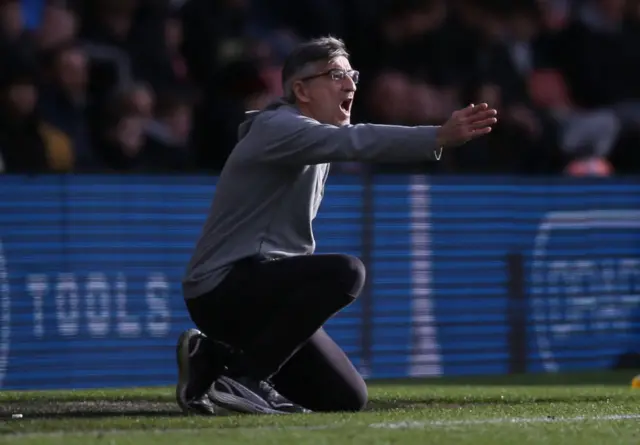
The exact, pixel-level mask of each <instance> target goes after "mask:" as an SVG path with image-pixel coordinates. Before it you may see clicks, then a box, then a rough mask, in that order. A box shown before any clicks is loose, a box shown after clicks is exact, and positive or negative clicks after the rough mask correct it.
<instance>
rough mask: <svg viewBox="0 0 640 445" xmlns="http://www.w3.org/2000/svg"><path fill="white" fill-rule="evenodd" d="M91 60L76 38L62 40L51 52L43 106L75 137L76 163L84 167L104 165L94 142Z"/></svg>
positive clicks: (48, 115)
mask: <svg viewBox="0 0 640 445" xmlns="http://www.w3.org/2000/svg"><path fill="white" fill-rule="evenodd" d="M87 64H88V61H87V56H86V54H85V52H84V50H83V49H82V47H80V46H78V45H77V44H76V43H74V42H73V41H68V42H64V43H62V44H61V45H60V46H58V47H55V48H53V49H52V50H50V52H49V53H48V63H47V64H46V65H45V66H46V67H47V68H48V74H49V76H48V78H47V82H46V83H45V85H44V87H43V90H42V94H41V98H40V103H39V108H40V112H41V115H42V118H43V119H44V120H45V121H46V122H47V123H48V124H50V125H52V126H53V127H55V128H56V129H57V130H59V131H61V132H62V133H64V134H65V135H66V136H67V137H68V138H69V139H70V141H71V144H72V150H73V153H74V159H75V161H74V167H75V168H76V169H78V170H81V171H87V170H98V169H100V168H101V167H102V164H101V163H100V162H99V160H98V157H97V155H96V153H95V152H94V150H93V146H92V139H91V138H92V134H91V133H90V124H91V121H90V116H91V115H90V112H91V110H90V106H91V103H90V97H89V94H88V82H89V72H88V66H87Z"/></svg>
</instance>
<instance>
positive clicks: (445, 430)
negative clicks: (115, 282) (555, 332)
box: [0, 372, 640, 445]
mask: <svg viewBox="0 0 640 445" xmlns="http://www.w3.org/2000/svg"><path fill="white" fill-rule="evenodd" d="M633 375H634V373H633V372H632V373H629V372H626V373H606V374H579V375H575V374H574V375H539V376H510V377H487V378H473V379H472V378H454V379H430V380H415V381H387V382H375V383H372V384H371V385H370V388H371V389H370V395H371V402H370V404H369V408H368V409H367V411H365V412H362V413H355V414H344V413H340V414H307V415H291V416H248V415H244V416H243V415H233V416H220V417H193V416H184V415H182V414H181V413H179V412H178V410H177V407H176V406H175V402H174V400H173V388H142V389H124V390H87V391H46V392H6V391H5V392H0V444H20V445H26V444H38V445H41V444H42V445H46V444H61V445H62V444H69V445H74V444H78V445H79V444H82V445H93V444H105V445H110V444H136V445H165V444H166V445H177V444H182V443H184V444H189V445H199V444H207V445H209V444H213V443H216V444H221V443H223V444H238V445H240V444H242V445H246V444H251V445H253V444H258V443H259V444H271V443H272V444H278V445H293V444H296V445H297V444H334V443H335V444H342V443H355V444H363V445H364V444H370V443H372V444H400V443H402V444H403V445H404V444H409V445H411V444H416V445H417V444H420V445H424V444H438V445H445V444H456V445H465V444H473V445H482V444H491V445H510V444H512V443H516V444H517V445H527V444H562V445H573V444H575V445H596V444H597V445H602V444H633V445H637V444H638V443H640V406H639V405H638V402H639V401H640V391H638V390H632V389H630V380H631V378H632V376H633ZM13 413H22V414H23V415H24V417H23V418H22V419H11V414H13ZM622 416H636V417H634V418H624V417H622Z"/></svg>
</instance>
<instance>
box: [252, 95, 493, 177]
mask: <svg viewBox="0 0 640 445" xmlns="http://www.w3.org/2000/svg"><path fill="white" fill-rule="evenodd" d="M493 116H495V110H488V107H487V106H486V104H482V105H478V106H473V105H471V106H469V107H467V108H465V109H463V110H460V111H456V112H455V113H454V114H453V115H452V117H451V119H449V120H448V121H447V122H446V123H445V124H444V125H442V126H416V127H407V126H397V125H376V124H359V125H349V126H344V127H336V126H333V125H326V124H321V123H319V122H317V121H315V120H313V119H310V118H308V117H305V116H302V115H296V114H289V113H274V114H273V115H272V116H271V117H268V118H266V120H265V121H264V122H261V123H260V127H261V129H262V131H260V132H259V133H257V132H256V133H255V134H254V135H253V137H260V140H259V141H256V144H248V145H251V146H253V147H260V148H259V149H258V150H256V152H253V153H248V152H246V153H243V157H247V158H250V159H252V160H253V161H255V162H275V163H283V164H302V165H312V164H322V163H330V162H343V161H362V162H412V161H425V160H438V159H440V156H441V155H442V147H447V146H449V145H458V144H461V143H464V142H466V141H467V140H469V139H473V138H475V137H478V136H481V135H483V134H487V133H488V132H489V131H491V127H490V126H491V125H492V124H493V123H495V121H496V119H495V118H494V117H493Z"/></svg>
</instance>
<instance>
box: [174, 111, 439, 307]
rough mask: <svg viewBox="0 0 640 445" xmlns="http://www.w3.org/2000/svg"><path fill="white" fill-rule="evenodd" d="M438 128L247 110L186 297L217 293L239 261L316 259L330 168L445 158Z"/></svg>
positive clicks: (193, 261) (194, 260)
mask: <svg viewBox="0 0 640 445" xmlns="http://www.w3.org/2000/svg"><path fill="white" fill-rule="evenodd" d="M437 129H438V127H426V126H424V127H403V126H392V125H374V124H358V125H347V126H343V127H336V126H333V125H327V124H321V123H319V122H318V121H316V120H314V119H311V118H309V117H306V116H303V115H302V114H301V113H300V111H298V109H297V108H296V107H295V106H293V105H291V104H288V103H286V102H284V101H280V100H279V101H276V102H274V103H273V104H271V105H269V106H268V107H266V108H265V109H264V110H262V111H260V112H255V111H254V112H249V113H247V119H246V120H245V122H243V123H242V124H241V125H240V127H239V142H238V144H237V145H236V146H235V148H234V149H233V151H232V152H231V155H230V156H229V158H228V160H227V162H226V165H225V167H224V169H223V170H222V173H221V175H220V177H219V179H218V183H217V186H216V190H215V194H214V197H213V201H212V204H211V208H210V210H209V215H208V217H207V220H206V222H205V224H204V227H203V230H202V233H201V234H200V237H199V239H198V241H197V243H196V246H195V251H194V252H193V256H192V258H191V261H190V262H189V265H188V267H187V270H186V275H185V277H184V279H183V282H182V286H183V291H184V298H186V299H191V298H196V297H199V296H201V295H203V294H206V293H207V292H210V291H212V290H213V289H214V288H215V287H216V286H217V285H218V284H219V283H220V282H221V281H222V280H223V279H224V277H225V275H226V274H227V272H228V271H229V270H230V268H231V266H232V265H233V263H235V262H236V261H238V260H240V259H243V258H247V257H252V256H259V257H263V258H266V259H275V258H283V257H289V256H295V255H310V254H312V253H313V252H314V250H315V239H314V237H313V229H312V221H313V219H314V218H315V216H316V213H317V211H318V208H319V207H320V202H321V200H322V196H323V193H324V186H325V182H326V180H327V175H328V173H329V164H330V163H332V162H344V161H360V162H367V161H376V162H377V161H380V162H411V161H424V160H432V159H435V157H436V156H437V157H439V156H440V154H441V148H440V147H437V146H436V132H437Z"/></svg>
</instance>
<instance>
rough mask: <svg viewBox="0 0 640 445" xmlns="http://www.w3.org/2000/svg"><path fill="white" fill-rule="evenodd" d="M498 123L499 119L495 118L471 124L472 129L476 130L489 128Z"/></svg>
mask: <svg viewBox="0 0 640 445" xmlns="http://www.w3.org/2000/svg"><path fill="white" fill-rule="evenodd" d="M496 122H498V119H496V118H495V117H489V118H487V119H482V120H480V121H474V122H472V123H471V127H472V128H473V129H474V130H475V129H478V128H483V127H489V126H491V125H493V124H495V123H496Z"/></svg>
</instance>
